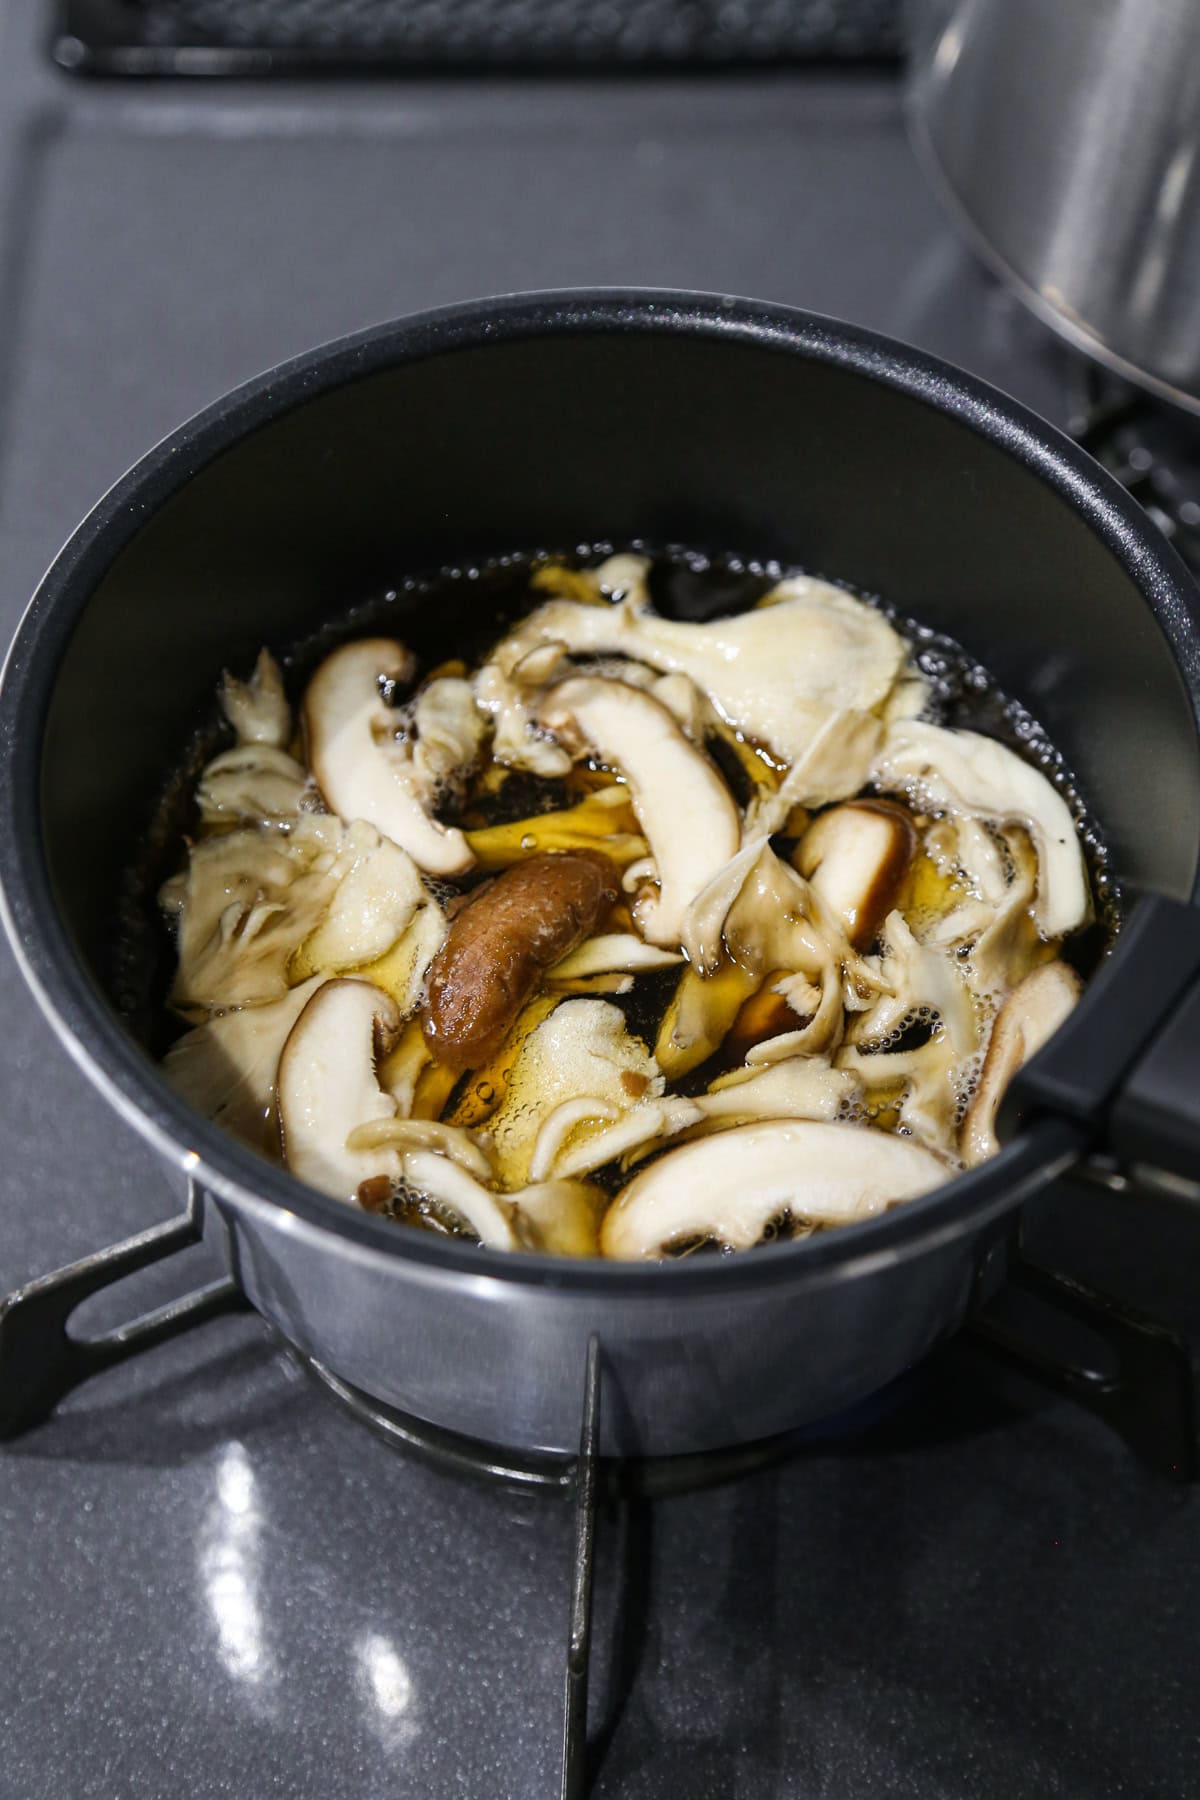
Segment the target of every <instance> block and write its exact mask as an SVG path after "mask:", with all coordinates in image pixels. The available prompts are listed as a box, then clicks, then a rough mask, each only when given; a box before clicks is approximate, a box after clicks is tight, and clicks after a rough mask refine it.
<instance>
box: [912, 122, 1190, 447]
mask: <svg viewBox="0 0 1200 1800" xmlns="http://www.w3.org/2000/svg"><path fill="white" fill-rule="evenodd" d="M908 135H909V141H910V142H911V144H912V147H913V151H914V153H915V155H916V158H917V161H918V162H919V163H920V165H921V167H922V168H923V169H924V171H925V175H926V177H927V179H928V181H929V185H930V186H931V187H932V188H933V190H934V192H935V194H936V195H937V197H938V199H939V200H940V201H941V203H942V205H943V206H944V207H945V209H946V212H947V213H948V214H949V216H950V218H951V219H952V220H953V222H954V224H955V225H956V226H957V227H958V230H959V231H960V233H961V234H962V236H963V237H964V238H965V239H966V242H967V244H968V245H969V247H970V248H971V249H972V250H973V251H974V252H975V254H976V255H977V256H978V257H979V259H980V261H981V262H983V263H985V264H986V265H987V267H988V268H989V269H990V270H991V271H992V273H993V275H995V276H997V277H998V279H999V280H1000V281H1002V282H1003V283H1004V285H1005V287H1007V288H1011V289H1012V291H1013V293H1014V294H1016V295H1017V296H1018V298H1019V299H1020V300H1021V301H1022V302H1023V303H1024V304H1025V305H1026V306H1027V307H1028V308H1029V310H1030V312H1031V313H1033V314H1034V316H1035V318H1038V319H1040V320H1041V322H1042V324H1043V325H1045V326H1047V327H1048V328H1049V330H1051V331H1053V332H1054V333H1055V334H1056V335H1057V336H1058V337H1060V338H1061V339H1062V340H1063V342H1064V343H1067V344H1070V346H1071V348H1072V349H1073V350H1078V351H1079V352H1080V353H1081V354H1082V355H1084V356H1088V357H1090V358H1091V359H1092V360H1093V361H1094V362H1098V363H1101V364H1102V365H1103V366H1104V368H1106V369H1111V370H1112V372H1113V374H1114V375H1119V376H1121V378H1122V380H1124V381H1128V382H1131V383H1132V384H1133V385H1134V386H1135V387H1138V388H1141V389H1142V390H1143V392H1145V393H1147V394H1153V395H1154V397H1155V398H1156V399H1158V400H1165V401H1166V402H1167V404H1168V405H1170V406H1176V407H1179V408H1180V410H1181V411H1183V412H1188V413H1191V414H1192V415H1193V417H1197V416H1200V394H1198V393H1194V392H1193V391H1192V390H1191V389H1190V388H1185V387H1179V386H1178V385H1177V384H1176V383H1175V382H1172V381H1168V380H1167V378H1166V377H1165V376H1164V375H1156V374H1155V373H1154V371H1153V369H1147V368H1143V367H1142V365H1141V364H1140V363H1135V362H1130V361H1129V358H1128V357H1125V356H1122V355H1121V353H1120V351H1119V350H1114V349H1113V347H1112V345H1111V344H1109V343H1107V342H1106V341H1105V339H1104V338H1102V337H1101V336H1099V334H1098V333H1097V332H1095V331H1094V330H1093V329H1092V327H1091V326H1090V325H1089V324H1088V323H1087V321H1086V319H1082V318H1080V317H1079V315H1078V314H1077V313H1074V312H1072V311H1070V310H1069V308H1068V307H1067V306H1066V305H1065V304H1064V305H1059V304H1058V303H1057V302H1056V301H1055V300H1054V299H1053V298H1052V297H1051V295H1049V294H1047V293H1046V292H1045V290H1044V289H1042V288H1040V287H1038V286H1036V285H1035V283H1033V282H1032V281H1030V280H1029V279H1028V278H1027V277H1026V276H1025V275H1023V274H1022V273H1021V271H1020V269H1018V268H1017V267H1016V266H1015V265H1014V264H1013V263H1011V262H1010V261H1009V259H1008V258H1007V257H1006V256H1005V255H1004V253H1003V252H1002V251H1001V250H998V249H997V247H996V245H995V244H994V243H993V242H992V240H991V238H989V237H988V235H987V233H986V232H984V231H982V230H981V229H980V227H979V225H978V224H977V223H976V221H975V219H974V218H973V217H972V215H971V212H970V209H969V208H968V207H967V206H966V205H965V203H964V201H963V199H962V196H961V194H960V193H959V191H958V189H957V188H956V186H955V185H954V182H953V181H952V179H951V177H950V175H949V173H948V171H947V169H946V167H945V165H944V163H943V162H942V159H941V157H940V156H939V155H938V152H937V147H936V145H935V144H934V142H933V139H932V137H931V136H930V134H929V131H928V128H927V126H926V124H925V120H924V119H923V118H922V117H921V114H920V113H919V111H918V110H917V108H916V107H915V106H913V105H911V104H910V105H909V107H908Z"/></svg>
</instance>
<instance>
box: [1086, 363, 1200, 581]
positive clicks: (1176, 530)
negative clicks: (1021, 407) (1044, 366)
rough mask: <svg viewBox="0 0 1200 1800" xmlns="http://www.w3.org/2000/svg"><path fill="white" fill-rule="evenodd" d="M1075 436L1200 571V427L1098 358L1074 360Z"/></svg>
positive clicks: (1190, 563) (1181, 554) (1183, 555)
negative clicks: (1100, 364)
mask: <svg viewBox="0 0 1200 1800" xmlns="http://www.w3.org/2000/svg"><path fill="white" fill-rule="evenodd" d="M1071 386H1072V390H1073V391H1072V394H1071V415H1070V418H1069V420H1068V424H1067V429H1068V431H1069V432H1070V433H1071V436H1072V437H1073V438H1075V439H1076V441H1077V442H1078V443H1079V444H1080V445H1081V446H1082V447H1083V449H1085V450H1086V451H1088V453H1089V454H1090V455H1092V456H1094V457H1095V458H1096V460H1097V462H1100V463H1103V465H1104V467H1105V468H1106V469H1108V470H1109V471H1110V472H1111V473H1112V474H1113V475H1115V476H1116V478H1117V480H1118V481H1119V482H1120V483H1121V485H1122V486H1123V487H1125V488H1127V489H1128V490H1129V492H1130V493H1131V494H1132V495H1133V497H1134V499H1135V500H1137V501H1138V502H1139V503H1140V504H1141V505H1142V506H1144V507H1145V509H1146V511H1147V512H1148V513H1149V515H1150V517H1151V518H1152V519H1153V520H1154V523H1155V524H1156V525H1157V526H1158V528H1159V530H1160V531H1161V532H1162V533H1163V535H1164V536H1165V537H1167V538H1169V539H1170V541H1171V542H1172V544H1173V545H1174V546H1175V548H1176V550H1177V551H1178V552H1179V554H1180V556H1182V558H1183V560H1184V561H1185V562H1186V563H1187V565H1188V567H1189V568H1190V569H1191V570H1192V571H1193V573H1195V574H1200V429H1198V428H1197V425H1196V421H1195V420H1194V419H1191V418H1189V417H1187V416H1186V415H1185V414H1184V413H1182V412H1178V411H1176V410H1175V408H1173V407H1171V406H1168V405H1167V404H1166V403H1165V402H1164V401H1160V400H1156V399H1154V398H1153V397H1152V396H1151V395H1149V394H1146V393H1143V392H1142V391H1141V390H1140V389H1138V388H1134V387H1130V386H1129V385H1128V383H1126V382H1123V381H1122V380H1121V379H1120V378H1119V377H1118V376H1116V375H1111V374H1109V373H1108V371H1107V370H1105V369H1101V368H1099V367H1098V366H1097V365H1095V364H1093V363H1090V362H1085V361H1084V360H1083V359H1082V358H1074V359H1072V363H1071Z"/></svg>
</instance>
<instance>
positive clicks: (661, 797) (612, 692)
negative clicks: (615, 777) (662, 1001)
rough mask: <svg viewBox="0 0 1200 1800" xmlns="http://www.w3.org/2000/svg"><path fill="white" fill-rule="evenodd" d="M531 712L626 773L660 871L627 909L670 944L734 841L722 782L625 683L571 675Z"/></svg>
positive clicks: (737, 828) (652, 704) (736, 832)
mask: <svg viewBox="0 0 1200 1800" xmlns="http://www.w3.org/2000/svg"><path fill="white" fill-rule="evenodd" d="M538 717H539V719H540V722H541V723H542V724H543V725H544V726H546V727H547V728H548V729H549V730H551V731H553V732H554V733H555V734H556V735H557V736H559V737H561V738H565V739H566V740H568V742H569V743H571V744H572V745H573V746H580V745H582V744H586V745H587V747H588V748H589V749H590V750H591V751H592V753H593V754H594V755H596V756H597V757H599V759H600V760H601V761H602V762H604V763H607V764H608V765H609V766H610V767H618V768H620V769H621V770H622V771H623V773H624V775H625V778H626V780H627V781H628V783H629V789H630V795H631V798H632V800H633V810H634V812H635V813H636V814H637V818H638V823H639V825H640V826H641V828H642V831H643V833H644V835H645V837H646V839H647V842H648V843H649V845H650V853H651V855H652V857H653V858H654V865H655V871H656V874H657V878H658V891H657V893H656V894H649V895H644V896H643V897H642V898H641V899H640V900H639V901H638V902H637V903H636V905H635V907H634V917H635V919H636V921H637V924H638V927H639V929H640V931H641V932H642V935H643V936H644V937H646V938H647V939H648V940H649V941H650V942H651V943H652V944H659V945H662V946H665V947H667V948H669V949H674V948H676V947H677V946H678V944H679V942H680V939H681V936H682V932H683V918H684V914H685V912H686V910H687V908H688V906H689V905H690V904H691V902H692V901H693V900H694V899H695V897H696V895H697V894H698V893H699V892H700V891H701V889H702V888H703V887H705V886H706V884H707V883H708V882H709V881H710V880H711V879H712V877H713V876H714V875H715V874H716V873H717V871H718V870H719V869H721V868H722V867H723V866H724V865H725V864H726V863H727V862H728V861H729V860H730V858H731V857H733V856H734V855H735V853H736V851H737V848H738V845H739V843H740V842H741V818H740V816H739V814H738V810H737V807H736V806H735V805H734V803H733V800H732V797H731V796H730V793H729V790H728V788H727V787H726V786H725V783H724V782H723V781H722V780H721V777H720V776H719V775H718V773H717V771H716V769H715V768H714V767H713V765H712V763H711V762H710V761H709V760H708V758H707V757H706V756H705V755H704V754H703V752H702V751H700V750H697V749H696V747H695V746H694V745H693V744H691V743H689V742H688V740H687V738H686V737H685V736H684V734H683V732H682V731H681V730H680V727H679V725H678V722H677V721H676V719H675V718H674V716H673V715H672V714H671V713H670V712H668V710H667V708H666V707H665V706H663V705H662V703H661V702H660V701H658V700H655V699H654V698H653V697H652V696H651V695H650V694H647V693H644V692H643V691H641V690H640V689H638V688H633V687H629V686H627V685H626V684H625V683H624V682H619V681H608V680H605V679H604V678H603V677H598V676H587V675H578V676H574V677H572V678H570V679H569V680H567V681H563V682H560V683H559V684H558V686H557V687H554V688H551V690H550V692H549V693H548V694H547V696H546V698H545V700H544V701H543V703H542V706H541V709H540V711H539V714H538Z"/></svg>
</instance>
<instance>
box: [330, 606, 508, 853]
mask: <svg viewBox="0 0 1200 1800" xmlns="http://www.w3.org/2000/svg"><path fill="white" fill-rule="evenodd" d="M413 668H414V663H413V658H412V655H411V653H410V652H409V651H408V650H407V649H405V647H404V645H403V644H399V643H396V642H394V641H393V640H392V639H390V638H361V639H359V640H358V641H357V642H356V643H352V644H343V646H342V648H341V649H340V650H335V651H334V652H333V653H332V655H330V656H327V657H326V658H325V661H324V662H323V663H322V664H321V666H320V668H319V669H318V670H317V672H316V674H315V675H314V676H313V678H312V680H311V681H310V682H309V684H308V692H307V693H306V695H305V697H304V729H305V735H306V737H307V740H308V750H309V760H310V762H311V765H312V771H313V774H314V776H315V777H316V780H317V785H318V786H319V787H320V790H321V792H322V794H323V795H324V797H325V802H326V804H327V805H328V806H329V807H330V808H331V810H332V811H333V812H335V813H337V814H338V815H339V817H341V818H343V819H347V820H349V819H366V820H368V821H369V822H370V824H372V825H374V826H375V828H376V830H377V831H380V832H382V833H383V835H384V836H385V837H388V838H391V840H392V842H393V843H396V844H399V845H400V846H401V848H402V849H404V850H407V851H408V854H409V855H410V856H411V857H412V859H413V861H414V862H415V863H416V864H417V866H418V867H419V868H422V869H425V870H427V871H428V872H429V873H430V874H432V875H461V874H463V873H464V872H465V871H466V870H467V869H469V868H470V867H471V865H472V863H473V861H474V858H473V857H472V855H471V851H470V848H469V847H468V844H467V841H466V839H465V837H464V836H463V834H462V832H461V831H458V830H456V829H452V828H450V827H447V826H445V825H442V824H440V823H439V821H438V820H437V819H435V818H434V817H433V814H432V810H431V809H432V805H433V801H434V798H435V794H434V791H433V788H432V782H431V770H430V768H429V766H428V763H426V765H425V766H423V767H419V766H418V765H417V763H416V761H415V744H414V741H413V737H412V735H411V734H406V735H403V736H398V735H397V733H398V732H402V731H403V721H402V719H401V718H400V716H399V715H398V714H397V712H396V711H395V709H394V708H392V707H390V706H388V705H387V704H386V702H385V699H384V691H385V689H387V688H388V687H390V686H392V685H394V684H395V683H397V682H402V681H408V680H409V679H411V676H412V673H413ZM447 680H452V678H447ZM432 685H435V684H431V686H432ZM455 685H458V684H455ZM461 685H465V684H461ZM441 717H442V715H440V714H439V718H441ZM476 747H477V746H476ZM442 748H443V750H444V743H443V746H442Z"/></svg>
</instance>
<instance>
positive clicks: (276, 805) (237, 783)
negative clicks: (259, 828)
mask: <svg viewBox="0 0 1200 1800" xmlns="http://www.w3.org/2000/svg"><path fill="white" fill-rule="evenodd" d="M311 793H312V786H311V783H310V782H309V779H308V774H307V772H306V771H305V770H304V769H303V768H301V766H300V764H299V763H298V762H297V761H296V760H295V758H294V757H291V756H289V755H288V753H287V751H286V750H280V749H277V748H276V747H275V746H274V745H273V744H235V745H234V747H233V749H232V750H224V751H222V753H221V755H220V756H214V758H213V760H212V761H211V762H210V763H209V764H208V765H207V766H206V768H205V769H204V771H203V773H202V774H201V776H200V780H199V782H198V783H197V786H196V804H197V806H198V807H199V809H200V817H201V819H202V820H203V822H204V824H206V825H226V824H228V823H229V822H230V821H231V820H244V819H294V818H295V817H296V815H297V814H298V813H299V812H300V810H301V808H302V806H303V805H304V802H305V800H306V799H307V798H308V797H309V795H310V794H311Z"/></svg>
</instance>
